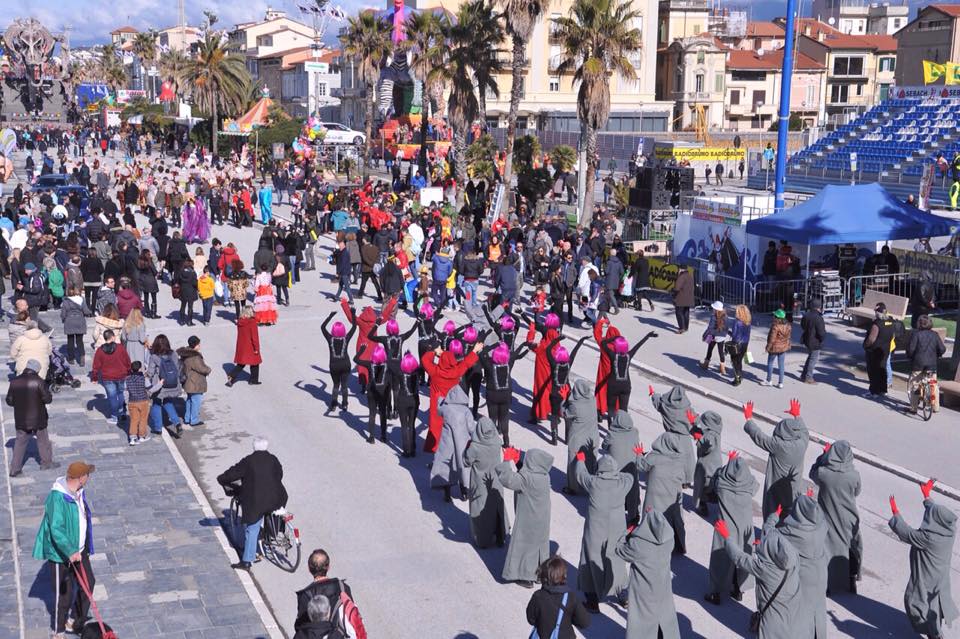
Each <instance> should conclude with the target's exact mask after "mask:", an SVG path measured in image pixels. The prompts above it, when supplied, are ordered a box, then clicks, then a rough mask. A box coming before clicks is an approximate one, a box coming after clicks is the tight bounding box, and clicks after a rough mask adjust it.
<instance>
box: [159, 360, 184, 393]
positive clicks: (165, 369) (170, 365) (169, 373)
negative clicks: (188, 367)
mask: <svg viewBox="0 0 960 639" xmlns="http://www.w3.org/2000/svg"><path fill="white" fill-rule="evenodd" d="M158 368H159V374H160V381H162V382H163V387H164V388H166V389H173V388H180V369H179V368H178V367H177V363H176V362H174V361H173V358H172V357H161V358H160V366H159V367H158Z"/></svg>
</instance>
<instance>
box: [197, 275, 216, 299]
mask: <svg viewBox="0 0 960 639" xmlns="http://www.w3.org/2000/svg"><path fill="white" fill-rule="evenodd" d="M197 293H199V294H200V299H202V300H208V299H210V298H211V297H213V278H212V277H210V276H209V275H203V276H201V277H199V278H198V279H197Z"/></svg>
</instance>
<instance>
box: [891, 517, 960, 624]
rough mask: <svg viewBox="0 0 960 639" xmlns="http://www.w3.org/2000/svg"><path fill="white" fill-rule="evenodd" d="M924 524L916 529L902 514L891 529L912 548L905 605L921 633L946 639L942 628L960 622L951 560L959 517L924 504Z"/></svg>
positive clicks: (892, 521) (911, 619)
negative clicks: (954, 592) (954, 597)
mask: <svg viewBox="0 0 960 639" xmlns="http://www.w3.org/2000/svg"><path fill="white" fill-rule="evenodd" d="M923 506H924V511H923V523H921V524H920V528H917V529H913V528H911V527H910V526H908V525H907V522H905V521H904V520H903V517H901V516H900V515H899V514H896V515H894V516H893V517H891V518H890V529H891V530H893V533H894V534H895V535H896V536H897V537H899V538H900V541H902V542H903V543H905V544H909V545H910V580H909V581H907V589H906V591H905V592H904V593H903V605H904V608H905V610H906V612H907V617H909V618H910V623H911V624H913V629H914V630H916V631H917V632H918V633H921V634H925V635H928V636H930V637H940V636H942V632H941V627H942V624H944V623H946V624H947V625H948V626H949V625H951V624H952V623H953V620H954V619H956V618H957V615H958V611H957V606H956V604H954V602H953V595H952V594H951V592H950V560H951V556H952V554H953V540H954V537H955V536H956V533H957V516H956V514H954V512H953V511H952V510H949V509H948V508H946V507H944V506H941V505H940V504H938V503H936V502H935V501H933V500H932V499H925V500H924V501H923Z"/></svg>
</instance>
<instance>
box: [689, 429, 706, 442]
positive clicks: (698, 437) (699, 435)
mask: <svg viewBox="0 0 960 639" xmlns="http://www.w3.org/2000/svg"><path fill="white" fill-rule="evenodd" d="M690 434H691V435H693V438H694V439H695V440H697V441H700V440H701V439H703V433H701V432H700V431H699V430H695V431H693V432H692V433H690Z"/></svg>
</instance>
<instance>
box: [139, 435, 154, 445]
mask: <svg viewBox="0 0 960 639" xmlns="http://www.w3.org/2000/svg"><path fill="white" fill-rule="evenodd" d="M151 439H153V437H151V436H150V435H144V436H143V437H141V438H140V443H141V444H142V443H143V442H148V441H150V440H151Z"/></svg>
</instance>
